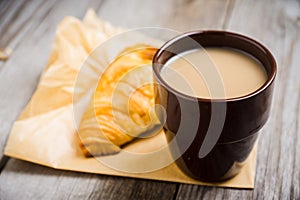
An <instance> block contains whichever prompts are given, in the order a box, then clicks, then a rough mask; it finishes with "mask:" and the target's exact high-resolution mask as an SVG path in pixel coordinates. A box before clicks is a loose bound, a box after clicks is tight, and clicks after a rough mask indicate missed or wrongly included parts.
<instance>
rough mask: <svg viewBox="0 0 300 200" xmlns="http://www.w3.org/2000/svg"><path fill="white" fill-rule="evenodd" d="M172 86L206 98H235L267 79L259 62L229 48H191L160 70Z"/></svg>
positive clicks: (253, 89)
mask: <svg viewBox="0 0 300 200" xmlns="http://www.w3.org/2000/svg"><path fill="white" fill-rule="evenodd" d="M161 76H162V78H163V79H164V80H165V81H166V82H167V83H168V84H169V85H170V86H171V87H173V88H174V89H175V90H178V91H180V92H182V93H184V94H187V95H190V96H196V97H200V98H207V99H224V98H227V99H228V98H235V97H241V96H245V95H247V94H250V93H252V92H254V91H255V90H257V89H258V88H260V87H261V86H262V85H263V84H264V83H265V82H266V80H267V74H266V71H265V69H264V67H263V66H262V64H261V63H260V62H259V61H258V60H256V59H255V58H253V57H252V56H250V55H248V54H247V53H244V52H242V51H238V50H234V49H231V48H217V47H209V48H205V49H195V50H190V51H187V52H184V53H182V54H179V55H176V56H174V57H172V58H171V59H170V60H169V61H167V63H166V64H165V65H164V66H163V68H162V70H161Z"/></svg>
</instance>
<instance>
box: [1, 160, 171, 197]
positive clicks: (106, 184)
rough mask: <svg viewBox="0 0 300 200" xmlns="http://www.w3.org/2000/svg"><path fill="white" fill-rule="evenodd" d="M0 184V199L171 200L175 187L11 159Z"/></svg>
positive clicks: (155, 182) (162, 183) (161, 183)
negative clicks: (55, 168) (50, 167)
mask: <svg viewBox="0 0 300 200" xmlns="http://www.w3.org/2000/svg"><path fill="white" fill-rule="evenodd" d="M20 166H22V168H20ZM4 181H5V184H4V183H3V182H4ZM16 184H17V185H16ZM0 185H1V187H0V199H2V198H3V199H172V196H173V195H174V193H175V188H176V184H172V183H164V182H158V181H148V180H140V179H132V178H121V177H112V176H101V175H94V174H87V173H76V172H68V171H62V170H54V169H49V168H47V167H42V166H38V165H34V164H31V163H27V162H23V161H20V160H14V159H12V160H11V161H10V162H9V163H8V165H7V167H6V169H5V173H2V174H1V184H0ZM18 187H20V188H18Z"/></svg>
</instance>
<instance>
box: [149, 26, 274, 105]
mask: <svg viewBox="0 0 300 200" xmlns="http://www.w3.org/2000/svg"><path fill="white" fill-rule="evenodd" d="M196 35H223V36H224V37H226V36H230V37H232V38H237V39H240V40H243V41H244V42H247V43H248V44H250V45H254V46H257V47H259V49H260V50H263V53H264V54H265V55H266V57H267V59H268V61H269V62H270V64H271V72H270V75H269V74H267V76H268V77H267V80H266V81H265V83H264V84H263V85H262V86H261V87H259V88H258V89H256V90H255V91H253V92H251V93H249V94H246V95H242V96H238V97H231V98H220V99H218V98H216V99H214V98H202V97H197V96H191V95H188V94H185V93H182V92H180V91H178V90H176V89H175V88H174V87H172V86H170V85H169V84H168V83H167V82H166V81H165V80H164V79H163V78H162V76H161V75H160V71H159V67H157V66H156V64H158V63H159V62H158V58H159V57H160V56H161V55H162V54H163V53H164V51H165V50H166V49H167V48H168V47H170V46H172V45H173V44H174V43H176V42H177V41H179V40H181V39H183V38H187V37H189V38H191V36H196ZM220 46H221V45H220ZM222 47H226V46H222ZM231 48H232V47H231ZM233 49H237V50H241V49H239V48H233ZM191 50H192V49H191ZM241 51H244V52H245V53H248V52H246V51H245V50H241ZM252 56H253V55H252ZM254 57H255V56H254ZM260 62H261V61H260ZM262 65H263V66H264V64H263V63H262ZM264 68H265V69H266V67H265V66H264ZM152 69H153V74H154V76H155V78H156V80H157V81H159V84H162V85H163V86H164V87H165V88H166V89H167V90H168V91H171V92H172V93H174V94H176V95H179V96H181V97H183V98H184V99H188V100H195V99H197V101H200V102H233V101H241V100H245V99H248V98H251V97H254V96H256V95H258V94H260V93H262V92H263V91H264V90H266V89H267V88H268V87H269V86H270V85H272V83H273V81H274V79H275V77H276V74H277V64H276V60H275V58H274V56H273V54H272V53H271V52H270V50H268V48H266V47H265V46H264V45H263V44H261V43H260V42H258V41H256V40H254V39H252V38H250V37H248V36H245V35H242V34H239V33H235V32H230V31H225V30H196V31H189V32H186V33H183V34H180V35H178V36H176V37H174V38H172V39H170V40H169V41H167V42H166V43H164V44H163V45H162V46H161V47H160V48H159V49H158V51H157V52H156V53H155V55H154V57H153V59H152Z"/></svg>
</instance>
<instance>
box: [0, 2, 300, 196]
mask: <svg viewBox="0 0 300 200" xmlns="http://www.w3.org/2000/svg"><path fill="white" fill-rule="evenodd" d="M88 7H93V8H94V9H95V10H96V11H97V12H98V15H99V16H100V17H101V18H102V19H104V20H108V21H110V22H111V23H112V24H115V25H119V26H123V27H128V28H134V27H145V26H159V27H167V28H172V29H176V30H178V31H189V30H194V29H203V28H206V29H228V30H233V31H237V32H241V33H244V34H246V35H249V36H251V37H254V38H256V39H258V40H260V41H261V42H263V43H264V44H265V45H266V46H268V47H269V48H270V49H271V50H272V51H273V53H274V55H275V57H276V59H277V61H278V69H279V72H278V77H277V81H276V87H275V94H274V102H273V110H272V115H271V117H270V120H269V122H268V124H267V125H266V126H265V127H264V129H263V130H262V132H261V137H260V141H259V155H258V163H257V173H256V183H255V189H254V190H241V189H223V188H214V187H203V186H193V185H185V184H175V183H166V182H158V181H148V180H138V179H130V178H121V177H111V176H102V175H93V174H84V173H75V172H66V171H60V170H53V169H49V168H46V167H42V166H38V165H34V164H31V163H27V162H24V161H19V160H16V159H9V160H8V162H7V163H6V162H2V164H6V165H5V167H4V168H3V170H2V172H1V175H0V199H41V198H42V199H67V198H72V199H73V198H75V199H215V198H217V199H299V198H300V188H299V185H300V182H299V181H300V157H299V155H300V136H299V134H300V133H299V132H300V79H299V75H300V68H299V66H298V63H300V1H299V0H298V1H297V0H293V1H283V0H282V1H278V0H277V1H275V0H262V1H250V0H239V1H233V0H227V1H222V0H211V1H206V0H199V1H196V0H194V1H193V0H192V1H190V0H189V1H188V0H185V1H182V0H164V1H159V2H157V1H153V0H152V1H151V0H145V1H139V0H130V1H122V0H106V1H94V0H90V1H85V0H79V1H76V2H75V1H73V0H63V1H38V0H36V1H35V0H32V1H25V0H2V1H0V48H1V47H5V46H10V47H12V48H13V50H14V53H13V55H12V56H11V58H10V59H9V60H8V61H6V62H0V94H1V98H0V157H2V153H3V147H4V144H5V141H6V139H7V136H8V134H9V131H10V129H11V126H12V123H13V122H14V120H15V119H16V118H17V116H18V115H19V113H20V112H21V111H22V109H23V107H24V106H25V105H26V103H27V102H28V101H29V99H30V97H31V95H32V93H33V92H34V90H35V87H36V85H37V82H38V79H39V75H40V73H41V71H42V69H43V67H44V65H45V64H46V62H47V57H48V56H49V52H50V47H51V43H52V41H53V38H54V32H55V28H56V25H57V24H58V22H59V21H60V20H61V19H62V18H63V16H65V15H73V16H76V17H82V16H83V14H84V13H85V11H86V9H87V8H88Z"/></svg>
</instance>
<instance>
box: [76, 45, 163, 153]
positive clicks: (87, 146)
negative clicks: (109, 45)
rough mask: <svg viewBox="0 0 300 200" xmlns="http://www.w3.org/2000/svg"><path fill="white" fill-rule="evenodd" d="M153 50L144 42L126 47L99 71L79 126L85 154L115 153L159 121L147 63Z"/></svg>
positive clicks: (150, 60)
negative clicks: (94, 87) (106, 66)
mask: <svg viewBox="0 0 300 200" xmlns="http://www.w3.org/2000/svg"><path fill="white" fill-rule="evenodd" d="M156 51H157V49H156V48H153V47H151V46H148V45H137V46H134V47H130V48H127V49H125V50H124V51H123V52H121V53H120V54H119V55H118V56H117V58H116V59H115V60H114V61H113V62H112V63H111V64H110V65H109V66H108V68H107V69H106V70H105V71H104V72H103V74H102V76H101V77H100V79H99V82H98V85H97V88H96V90H95V92H94V95H93V98H92V100H91V102H90V104H89V106H88V108H87V110H86V111H85V113H84V115H83V117H82V120H81V123H80V127H79V136H80V142H81V149H82V150H83V153H84V154H85V156H101V155H110V154H115V153H118V152H119V151H120V150H121V147H122V145H124V144H126V143H128V142H130V141H132V140H133V139H134V138H135V137H137V136H138V135H140V134H142V133H144V132H147V131H149V130H150V129H153V127H154V126H155V125H157V124H159V123H160V122H159V120H158V118H157V117H156V115H155V112H154V109H153V108H154V94H153V84H152V67H151V63H152V58H153V56H154V54H155V52H156Z"/></svg>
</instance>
